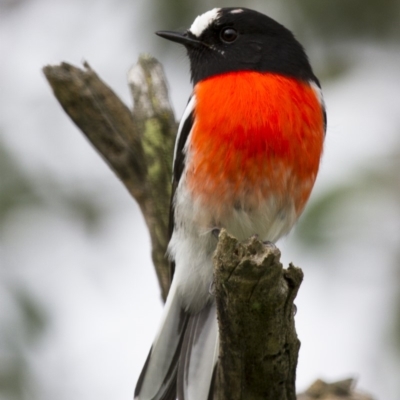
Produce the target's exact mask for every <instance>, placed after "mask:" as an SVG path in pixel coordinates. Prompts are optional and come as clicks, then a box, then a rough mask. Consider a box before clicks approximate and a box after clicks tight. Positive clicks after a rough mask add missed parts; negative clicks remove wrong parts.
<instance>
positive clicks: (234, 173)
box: [135, 8, 326, 400]
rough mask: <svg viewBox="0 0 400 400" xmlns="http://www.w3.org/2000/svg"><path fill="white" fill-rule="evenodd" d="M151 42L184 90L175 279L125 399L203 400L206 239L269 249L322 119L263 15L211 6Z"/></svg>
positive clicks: (172, 252) (209, 272)
mask: <svg viewBox="0 0 400 400" xmlns="http://www.w3.org/2000/svg"><path fill="white" fill-rule="evenodd" d="M157 34H158V35H159V36H161V37H163V38H166V39H168V40H172V41H174V42H177V43H181V44H183V45H184V46H185V48H186V50H187V53H188V56H189V59H190V70H191V79H192V82H193V92H192V95H191V97H190V99H189V102H188V104H187V107H186V109H185V112H184V114H183V117H182V120H181V122H180V125H179V129H178V134H177V138H176V144H175V152H174V163H173V197H172V205H171V207H172V212H171V216H172V220H171V227H172V229H171V239H170V243H169V247H168V253H169V256H170V258H171V262H172V264H173V265H175V268H174V275H173V280H172V284H171V288H170V291H169V295H168V298H167V301H166V305H165V311H164V315H163V318H162V323H161V327H160V329H159V331H158V333H157V336H156V338H155V340H154V343H153V346H152V348H151V350H150V353H149V356H148V358H147V361H146V363H145V365H144V367H143V370H142V373H141V375H140V377H139V380H138V383H137V386H136V390H135V399H140V400H150V399H151V400H161V399H163V400H173V399H175V398H176V396H177V395H178V398H179V399H186V400H207V399H208V398H209V393H210V391H212V376H213V371H214V369H215V365H216V362H217V358H218V327H217V320H216V311H215V303H214V299H213V295H212V294H211V293H210V290H209V288H210V284H211V282H212V279H213V266H212V254H213V252H214V250H215V248H216V244H217V238H216V237H215V235H214V234H213V232H214V231H215V230H216V229H217V230H218V229H221V228H225V229H226V230H227V231H228V232H229V233H231V234H232V235H234V236H235V237H237V238H238V239H239V240H244V239H246V238H248V237H250V236H252V235H254V234H257V235H258V236H259V237H260V238H261V239H262V240H265V241H271V242H276V241H277V240H278V239H279V238H280V237H282V236H284V235H286V234H287V233H288V232H289V231H290V229H291V228H292V227H293V225H294V224H295V222H296V221H297V219H298V218H299V216H300V214H301V212H302V211H303V209H304V206H305V204H306V202H307V200H308V198H309V196H310V192H311V189H312V187H313V185H314V182H315V179H316V176H317V173H318V168H319V164H320V158H321V154H322V149H323V142H324V136H325V130H326V113H325V107H324V102H323V97H322V93H321V89H320V84H319V81H318V79H317V78H316V77H315V75H314V73H313V71H312V68H311V66H310V63H309V61H308V58H307V55H306V53H305V51H304V49H303V47H302V46H301V44H300V43H299V42H298V41H297V40H296V39H295V37H294V36H293V34H292V33H291V32H290V31H289V30H288V29H286V28H285V27H284V26H282V25H281V24H279V23H278V22H276V21H274V20H273V19H271V18H269V17H267V16H266V15H264V14H261V13H259V12H257V11H253V10H249V9H246V8H214V9H213V10H211V11H208V12H206V13H204V14H202V15H200V16H199V17H197V18H196V19H195V21H194V22H193V24H192V26H191V27H190V29H188V30H187V31H186V32H184V33H178V32H170V31H160V32H157ZM249 329H251V328H249Z"/></svg>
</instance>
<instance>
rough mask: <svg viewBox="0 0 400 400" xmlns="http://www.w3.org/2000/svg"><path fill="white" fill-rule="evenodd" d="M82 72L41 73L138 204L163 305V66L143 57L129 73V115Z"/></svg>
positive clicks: (168, 123)
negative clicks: (147, 229) (146, 228)
mask: <svg viewBox="0 0 400 400" xmlns="http://www.w3.org/2000/svg"><path fill="white" fill-rule="evenodd" d="M84 67H85V69H80V68H77V67H74V66H72V65H70V64H67V63H62V64H60V65H56V66H46V67H44V68H43V72H44V74H45V76H46V78H47V80H48V82H49V83H50V85H51V87H52V89H53V91H54V95H55V96H56V98H57V100H58V101H59V102H60V104H61V106H62V107H63V109H64V110H65V112H66V113H67V114H68V115H69V116H70V118H71V119H72V121H73V122H74V123H75V124H76V125H77V126H78V128H79V129H80V130H81V131H82V132H83V134H84V135H85V136H86V137H87V138H88V139H89V141H90V142H91V143H92V144H93V146H94V147H95V148H96V149H97V151H98V152H99V153H100V154H101V156H102V157H103V159H104V160H105V161H106V163H107V164H108V165H109V166H110V167H111V169H112V170H113V171H114V172H115V173H116V175H117V176H118V177H119V178H120V179H121V181H122V183H123V184H124V185H125V187H126V188H127V189H128V191H129V192H130V194H131V195H132V196H133V197H134V199H135V200H136V201H137V203H138V204H139V206H140V208H141V210H142V213H143V216H144V218H145V221H146V223H147V226H148V228H149V232H150V237H151V244H152V258H153V263H154V267H155V269H156V272H157V277H158V281H159V284H160V288H161V296H162V298H163V299H164V300H165V299H166V297H167V294H168V289H169V284H170V278H169V266H168V262H167V260H166V258H165V253H166V249H167V244H168V243H167V242H168V234H167V232H168V218H169V202H170V193H171V188H170V182H171V164H172V153H173V146H174V140H175V134H176V122H175V117H174V114H173V111H172V107H171V106H170V103H169V98H168V90H167V86H166V79H165V76H164V72H163V69H162V66H161V64H160V63H159V62H158V61H156V60H155V59H154V58H152V57H148V56H142V57H141V58H140V59H139V61H138V63H137V64H136V65H135V66H134V67H133V68H132V69H131V71H130V73H129V77H130V87H131V92H132V95H133V98H134V102H135V107H134V111H133V112H132V111H131V110H129V108H128V107H127V106H126V105H125V104H123V103H122V101H121V100H120V99H119V98H118V97H117V95H116V94H115V93H114V92H113V91H112V90H111V89H110V88H109V87H108V86H107V85H106V84H105V83H104V82H103V81H102V80H101V79H100V78H99V77H98V76H97V74H96V73H95V72H94V71H93V70H92V69H91V68H90V66H89V64H87V63H85V64H84Z"/></svg>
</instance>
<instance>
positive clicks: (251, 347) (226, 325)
mask: <svg viewBox="0 0 400 400" xmlns="http://www.w3.org/2000/svg"><path fill="white" fill-rule="evenodd" d="M279 260H280V252H279V250H278V249H277V248H276V247H275V246H273V245H272V246H270V245H264V244H263V243H262V242H260V241H259V240H258V239H257V238H256V237H253V238H251V239H250V240H249V241H247V242H245V243H240V242H238V241H237V240H236V239H235V238H233V237H232V236H229V235H228V234H227V233H226V232H225V231H222V232H221V234H220V238H219V243H218V248H217V251H216V253H215V256H214V264H215V270H214V273H215V296H216V302H217V312H218V323H219V331H220V353H219V363H218V367H217V375H216V385H217V397H216V398H217V399H218V400H236V399H237V400H239V399H246V400H268V399H269V400H295V399H296V391H295V379H296V366H297V359H298V352H299V348H300V342H299V340H298V338H297V334H296V330H295V324H294V305H293V301H294V299H295V297H296V294H297V291H298V289H299V287H300V284H301V282H302V279H303V272H302V271H301V269H299V268H296V267H294V266H292V265H290V266H289V268H288V269H287V270H285V269H283V267H282V264H281V263H280V261H279Z"/></svg>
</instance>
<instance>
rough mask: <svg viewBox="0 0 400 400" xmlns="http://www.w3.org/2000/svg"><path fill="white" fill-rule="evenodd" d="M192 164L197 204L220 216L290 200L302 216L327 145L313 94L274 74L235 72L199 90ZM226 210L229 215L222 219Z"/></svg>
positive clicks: (192, 187)
mask: <svg viewBox="0 0 400 400" xmlns="http://www.w3.org/2000/svg"><path fill="white" fill-rule="evenodd" d="M194 94H195V96H196V106H195V124H194V126H193V130H192V133H191V137H190V145H189V149H188V151H189V157H188V159H187V161H188V166H187V170H186V171H187V184H188V188H189V190H190V192H191V194H192V196H193V198H194V199H197V200H198V201H200V203H201V204H202V205H203V206H205V207H207V208H212V209H215V210H220V212H221V213H223V212H226V210H229V208H230V207H237V206H238V205H239V206H240V207H243V208H249V209H252V208H257V207H258V206H259V205H260V202H263V201H265V200H266V199H267V198H268V197H269V196H271V195H273V196H274V197H276V198H278V199H281V200H280V201H283V202H284V201H285V198H286V197H287V196H290V197H291V199H292V200H293V202H294V205H295V209H296V212H297V213H298V214H299V213H300V212H301V211H302V209H303V207H304V205H305V203H306V201H307V199H308V197H309V195H310V192H311V189H312V186H313V184H314V181H315V178H316V175H317V172H318V168H319V162H320V157H321V153H322V148H323V141H324V120H323V111H322V106H321V104H320V101H319V98H318V95H317V93H316V91H315V90H314V88H313V87H312V86H311V85H310V84H309V83H308V82H304V81H300V80H298V79H295V78H290V77H285V76H282V75H278V74H273V73H260V72H252V71H245V72H230V73H226V74H222V75H216V76H213V77H210V78H208V79H205V80H202V81H200V82H199V83H197V84H196V86H195V91H194ZM224 210H225V211H224Z"/></svg>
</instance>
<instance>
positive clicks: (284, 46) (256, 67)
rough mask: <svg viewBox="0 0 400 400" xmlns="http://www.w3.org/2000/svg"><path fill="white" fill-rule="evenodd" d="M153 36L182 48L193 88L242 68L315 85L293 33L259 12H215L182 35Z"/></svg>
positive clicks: (199, 20) (308, 64)
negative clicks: (208, 79)
mask: <svg viewBox="0 0 400 400" xmlns="http://www.w3.org/2000/svg"><path fill="white" fill-rule="evenodd" d="M157 35H159V36H161V37H164V38H166V39H169V40H172V41H175V42H178V43H181V44H183V45H184V46H185V47H186V49H187V52H188V55H189V59H190V67H191V75H192V81H193V83H194V84H196V83H197V82H198V81H200V80H202V79H205V78H208V77H210V76H212V75H217V74H221V73H224V72H232V71H243V70H247V71H248V70H253V71H259V72H275V73H279V74H282V75H286V76H291V77H295V78H299V79H303V80H313V81H315V82H316V83H318V80H317V78H316V77H315V76H314V74H313V72H312V69H311V66H310V63H309V61H308V58H307V55H306V54H305V52H304V49H303V47H302V46H301V44H300V43H299V42H298V41H297V40H296V39H295V37H294V36H293V34H292V32H290V31H289V30H288V29H286V28H285V27H284V26H283V25H281V24H279V23H278V22H276V21H274V20H273V19H271V18H269V17H267V16H266V15H264V14H261V13H259V12H257V11H253V10H249V9H246V8H214V9H213V10H211V11H208V12H206V13H204V14H202V15H200V16H198V17H197V18H196V19H195V21H194V22H193V24H192V26H191V27H190V28H189V29H188V30H187V31H186V32H184V33H178V32H169V31H160V32H157Z"/></svg>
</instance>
